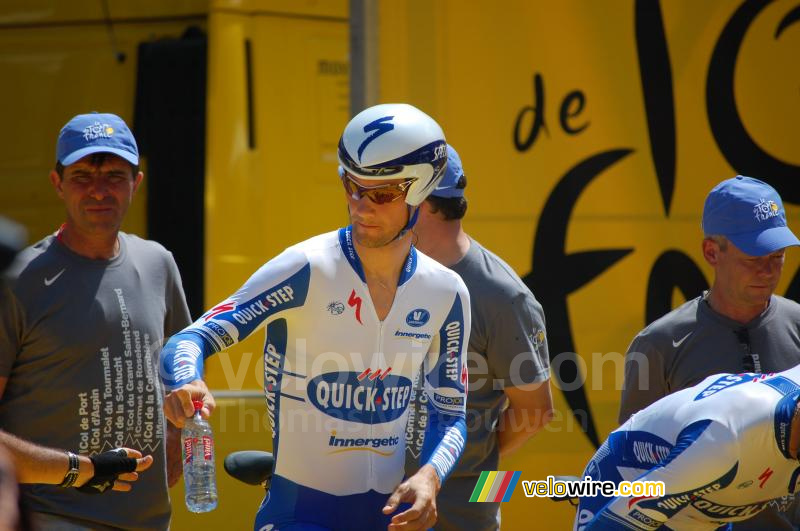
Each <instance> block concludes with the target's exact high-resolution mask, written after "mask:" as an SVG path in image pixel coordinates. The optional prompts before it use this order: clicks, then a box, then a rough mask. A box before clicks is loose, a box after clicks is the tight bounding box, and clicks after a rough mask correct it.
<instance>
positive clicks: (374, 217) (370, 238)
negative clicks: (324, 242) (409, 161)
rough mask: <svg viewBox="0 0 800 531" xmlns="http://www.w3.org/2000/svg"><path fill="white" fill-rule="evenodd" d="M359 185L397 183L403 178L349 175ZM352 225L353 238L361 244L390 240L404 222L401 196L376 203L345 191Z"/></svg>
mask: <svg viewBox="0 0 800 531" xmlns="http://www.w3.org/2000/svg"><path fill="white" fill-rule="evenodd" d="M351 178H352V179H353V180H354V181H355V182H356V183H358V184H360V185H361V186H374V185H375V184H399V183H402V182H403V179H395V180H387V181H380V182H379V183H376V181H367V180H363V179H359V178H357V177H351ZM345 197H346V198H347V207H348V210H349V212H350V224H351V225H352V226H353V238H354V239H355V241H356V242H357V243H358V244H359V245H362V246H364V247H382V246H384V245H386V244H388V243H390V242H391V241H392V240H393V239H394V238H395V236H397V234H398V233H399V232H400V231H401V230H403V227H405V225H406V223H407V222H408V207H407V205H406V203H405V201H404V200H403V198H402V197H400V198H398V199H397V200H395V201H391V202H389V203H383V204H380V205H379V204H377V203H374V202H373V201H372V200H370V199H369V198H367V197H362V198H361V199H354V198H353V197H352V196H351V195H349V194H348V193H347V192H345Z"/></svg>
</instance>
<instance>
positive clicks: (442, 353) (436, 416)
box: [383, 279, 470, 529]
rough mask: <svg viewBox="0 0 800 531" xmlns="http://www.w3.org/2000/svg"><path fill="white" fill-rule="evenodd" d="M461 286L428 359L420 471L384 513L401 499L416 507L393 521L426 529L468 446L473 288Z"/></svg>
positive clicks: (391, 499)
mask: <svg viewBox="0 0 800 531" xmlns="http://www.w3.org/2000/svg"><path fill="white" fill-rule="evenodd" d="M458 285H459V290H458V292H457V295H456V297H455V299H454V301H453V305H452V306H451V308H450V312H449V313H448V316H447V318H446V319H445V320H444V323H443V324H442V326H441V328H440V329H439V333H438V334H436V336H435V337H434V339H433V341H431V347H430V350H429V351H428V355H427V356H426V358H425V362H424V363H423V371H424V375H425V393H426V394H427V395H428V425H427V426H426V427H425V442H424V443H423V445H422V454H421V456H420V463H421V464H422V466H421V467H420V469H419V470H418V471H417V473H416V474H414V475H413V476H411V477H410V478H408V479H407V480H406V481H404V482H402V483H401V484H400V485H398V486H397V488H396V489H395V490H394V492H393V493H392V495H391V496H390V497H389V500H388V501H387V503H386V506H385V507H384V508H383V512H384V514H391V513H392V512H394V511H396V510H397V508H398V507H399V505H400V503H402V502H408V503H411V504H412V505H411V508H409V509H407V510H405V511H403V512H401V513H399V514H396V515H394V516H393V517H392V526H390V529H393V528H394V527H393V526H409V528H410V529H427V528H429V527H430V526H432V525H433V524H434V523H435V522H436V515H437V513H436V495H437V494H438V493H439V489H441V487H442V484H443V483H444V480H445V479H446V478H447V476H448V475H449V474H450V472H452V470H453V468H454V466H455V464H456V463H457V462H458V459H459V457H461V453H462V452H463V451H464V443H465V442H466V439H467V425H466V422H465V420H464V417H465V408H466V401H467V396H466V392H467V389H466V384H467V372H466V370H467V366H466V360H467V344H468V342H469V330H470V308H469V293H468V292H467V288H466V286H464V283H463V281H461V280H460V279H459V282H458Z"/></svg>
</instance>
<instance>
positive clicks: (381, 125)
mask: <svg viewBox="0 0 800 531" xmlns="http://www.w3.org/2000/svg"><path fill="white" fill-rule="evenodd" d="M392 118H394V116H384V117H383V118H378V119H377V120H373V121H371V122H370V123H368V124H367V125H365V126H364V132H365V133H369V132H370V131H372V134H371V135H369V136H367V138H365V139H364V141H363V142H361V145H360V146H358V162H361V155H362V154H363V153H364V150H365V149H366V148H367V146H368V145H369V144H370V143H371V142H372V141H373V140H375V139H376V138H378V137H379V136H381V135H382V134H384V133H388V132H389V131H391V130H392V129H394V124H393V123H391V122H390V120H391V119H392Z"/></svg>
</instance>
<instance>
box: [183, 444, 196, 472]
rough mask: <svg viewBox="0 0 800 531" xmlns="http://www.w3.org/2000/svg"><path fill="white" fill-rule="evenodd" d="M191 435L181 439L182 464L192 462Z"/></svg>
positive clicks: (192, 445)
mask: <svg viewBox="0 0 800 531" xmlns="http://www.w3.org/2000/svg"><path fill="white" fill-rule="evenodd" d="M193 440H194V439H192V437H186V438H185V439H183V464H184V465H188V464H189V463H191V462H192V453H193V452H192V448H193V447H194V444H193Z"/></svg>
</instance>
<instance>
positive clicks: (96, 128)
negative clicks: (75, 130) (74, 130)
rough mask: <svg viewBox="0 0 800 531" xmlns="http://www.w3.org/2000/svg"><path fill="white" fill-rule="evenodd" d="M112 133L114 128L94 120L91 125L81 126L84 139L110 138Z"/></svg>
mask: <svg viewBox="0 0 800 531" xmlns="http://www.w3.org/2000/svg"><path fill="white" fill-rule="evenodd" d="M113 134H114V128H113V127H111V126H110V125H108V124H101V123H100V122H95V123H93V124H92V125H87V126H86V127H84V128H83V139H84V140H96V139H98V138H111V136H112V135H113Z"/></svg>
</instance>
